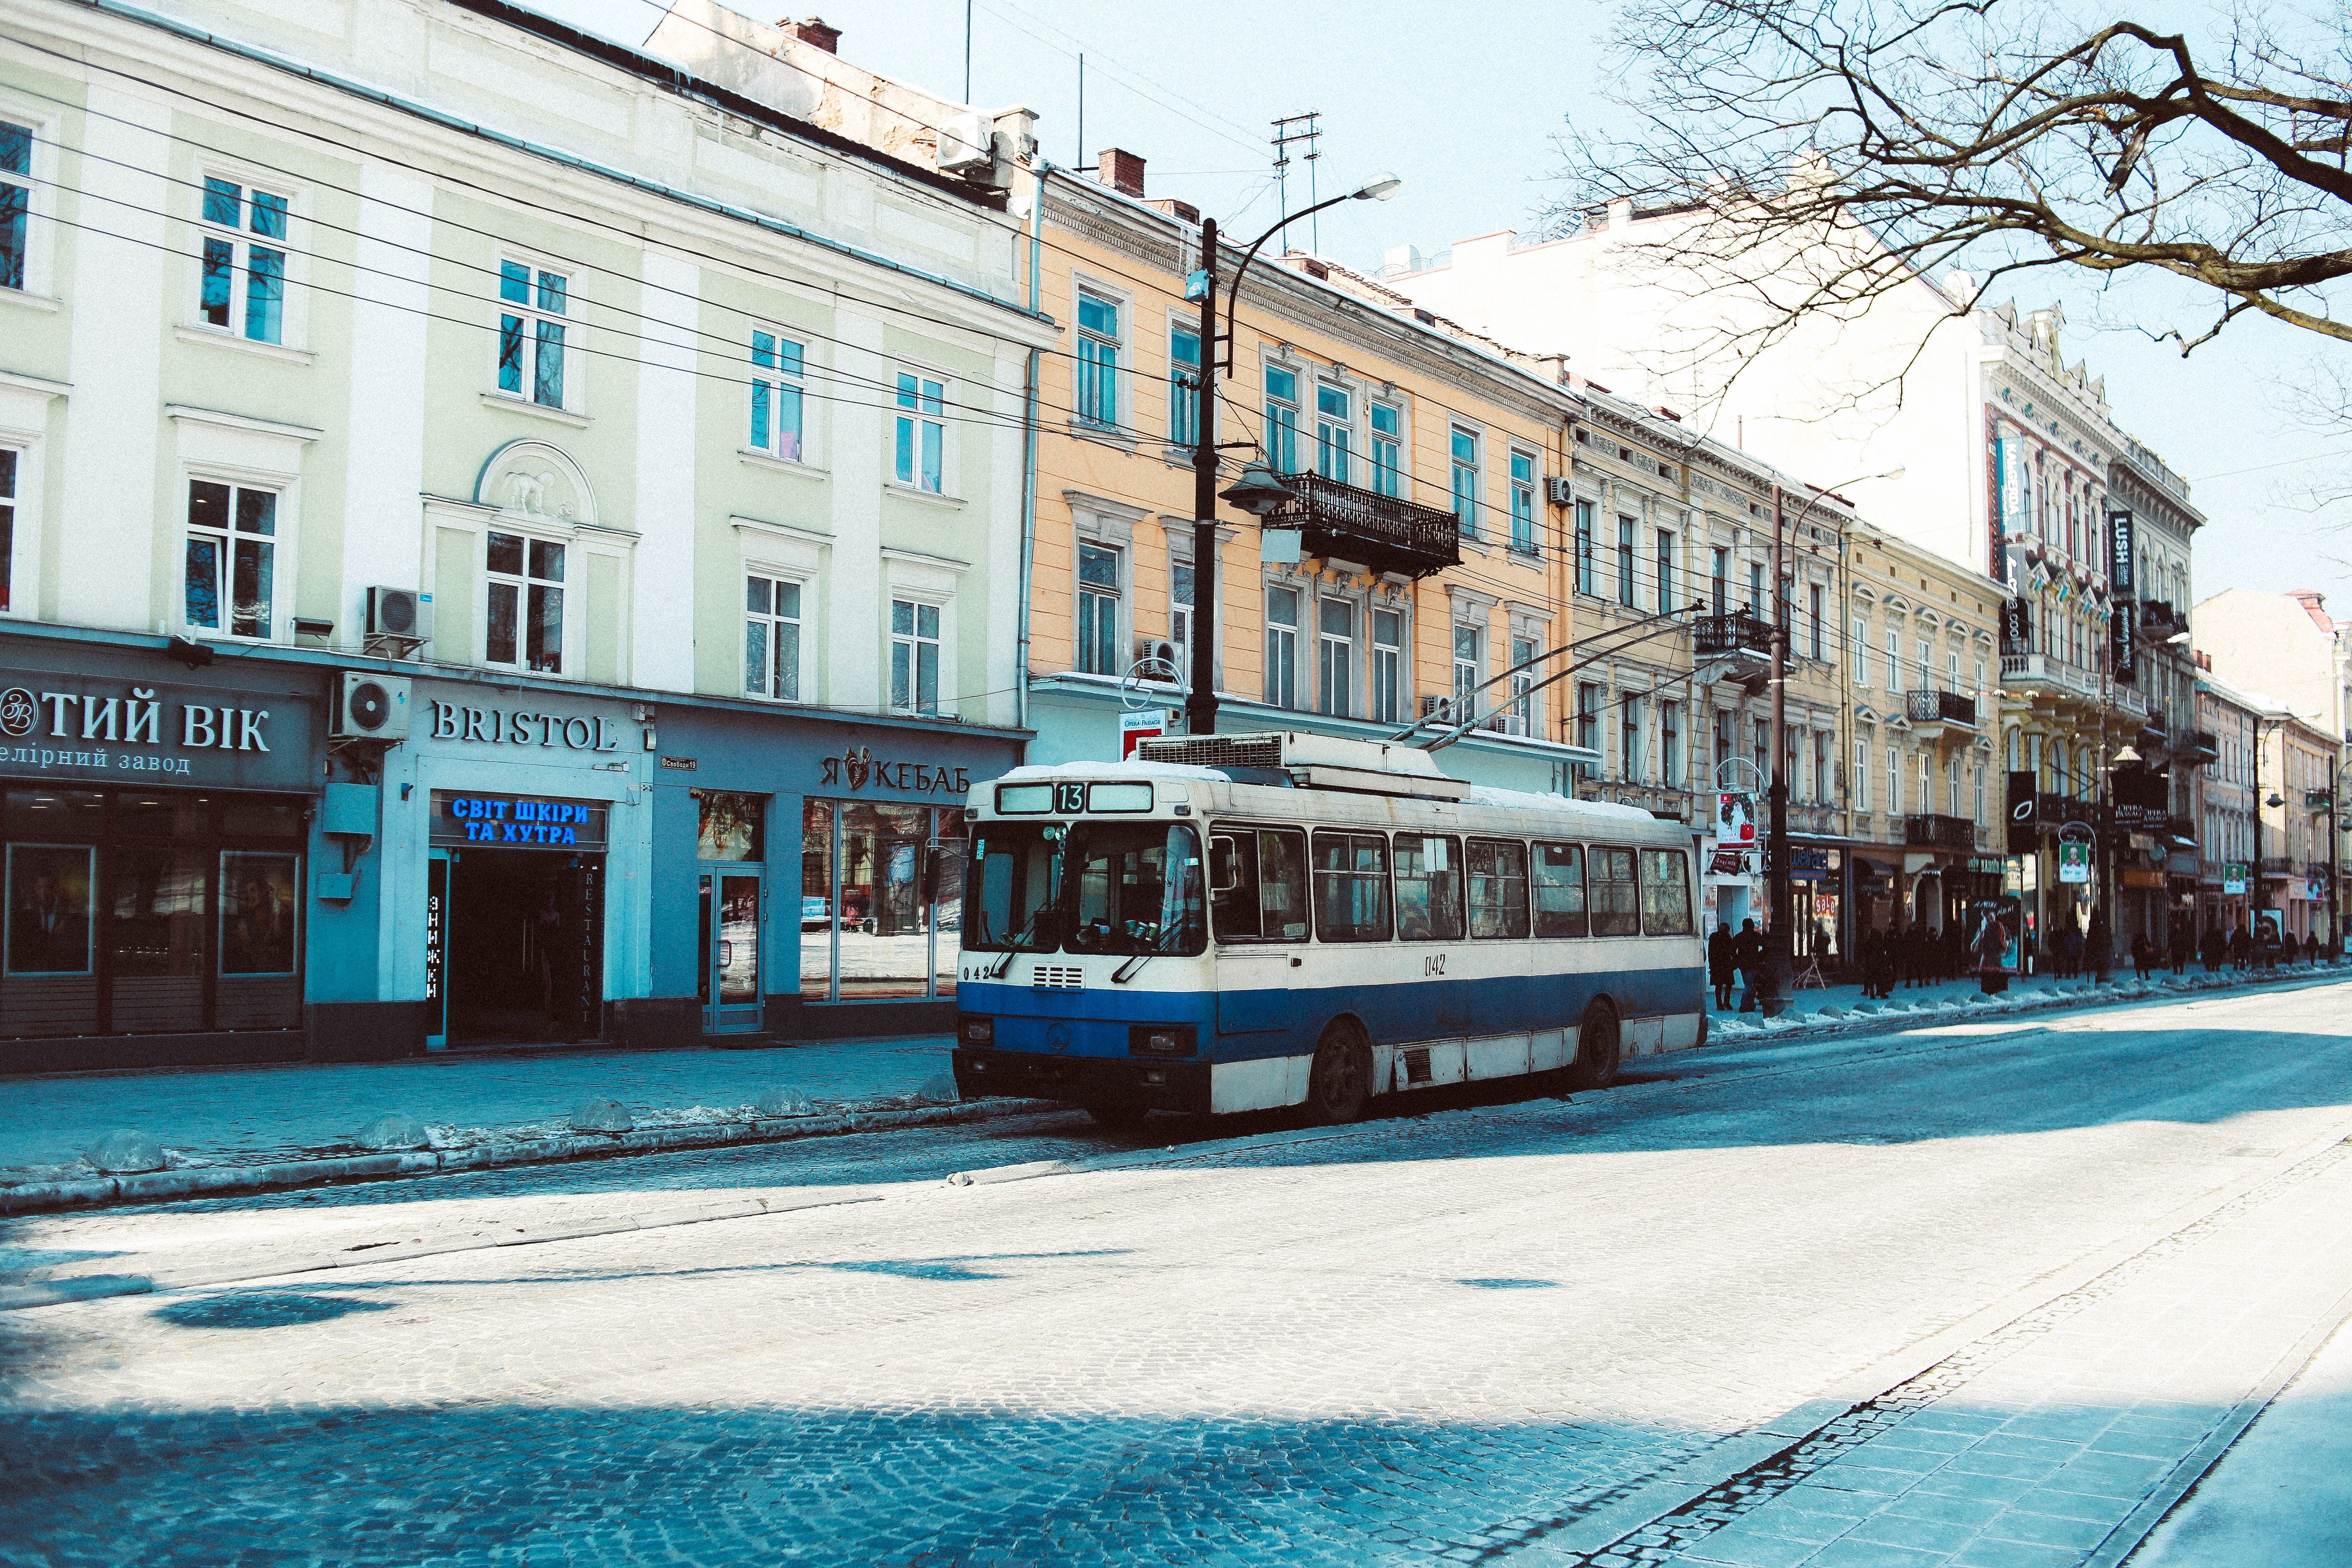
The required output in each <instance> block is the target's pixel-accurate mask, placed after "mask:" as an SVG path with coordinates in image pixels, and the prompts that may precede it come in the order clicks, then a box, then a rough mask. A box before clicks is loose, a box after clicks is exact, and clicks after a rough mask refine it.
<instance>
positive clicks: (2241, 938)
mask: <svg viewBox="0 0 2352 1568" xmlns="http://www.w3.org/2000/svg"><path fill="white" fill-rule="evenodd" d="M2253 963H2254V933H2253V932H2252V931H2248V930H2247V929H2246V922H2245V921H2243V920H2241V921H2238V929H2237V930H2235V931H2231V933H2230V967H2231V968H2232V969H2251V968H2252V967H2253Z"/></svg>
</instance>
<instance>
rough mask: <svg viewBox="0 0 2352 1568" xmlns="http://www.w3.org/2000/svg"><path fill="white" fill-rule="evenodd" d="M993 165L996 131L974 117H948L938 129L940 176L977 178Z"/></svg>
mask: <svg viewBox="0 0 2352 1568" xmlns="http://www.w3.org/2000/svg"><path fill="white" fill-rule="evenodd" d="M995 165H996V128H995V127H994V126H993V125H992V124H991V123H990V122H989V121H987V120H986V119H985V118H984V117H982V116H981V115H978V114H950V115H949V116H948V117H947V123H946V124H944V125H942V126H940V174H957V175H961V176H962V177H964V178H966V179H978V178H980V177H981V176H982V175H984V174H987V173H988V172H989V170H991V169H992V168H993V167H995Z"/></svg>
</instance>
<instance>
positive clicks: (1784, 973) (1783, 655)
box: [1756, 484, 1812, 1018]
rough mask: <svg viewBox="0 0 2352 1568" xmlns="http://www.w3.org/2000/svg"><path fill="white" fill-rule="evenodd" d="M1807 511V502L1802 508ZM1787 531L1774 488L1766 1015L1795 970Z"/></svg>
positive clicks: (1781, 1009) (1761, 999)
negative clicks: (1785, 562)
mask: <svg viewBox="0 0 2352 1568" xmlns="http://www.w3.org/2000/svg"><path fill="white" fill-rule="evenodd" d="M1806 510H1808V511H1810V510H1812V509H1811V505H1810V504H1808V506H1807V507H1806ZM1788 533H1789V514H1788V511H1787V510H1786V509H1785V506H1784V503H1783V502H1782V500H1781V493H1780V486H1779V485H1777V484H1776V485H1774V486H1773V487H1772V568H1771V570H1772V601H1771V603H1770V604H1769V605H1764V606H1762V608H1763V609H1764V612H1765V614H1767V615H1769V616H1771V617H1772V741H1771V755H1770V758H1769V761H1770V763H1771V764H1772V773H1771V783H1770V784H1769V785H1768V786H1767V787H1766V791H1765V798H1766V799H1767V800H1768V801H1769V802H1770V803H1771V805H1770V809H1771V818H1770V826H1769V837H1767V838H1766V839H1765V841H1764V879H1765V883H1766V885H1767V887H1768V888H1769V889H1770V892H1771V899H1772V914H1771V921H1772V923H1771V927H1770V929H1769V930H1768V931H1766V932H1765V933H1764V984H1762V985H1761V986H1760V987H1759V988H1758V991H1757V994H1756V1005H1757V1006H1759V1008H1761V1009H1762V1010H1763V1013H1764V1016H1766V1017H1768V1018H1777V1017H1779V1016H1780V1015H1781V1014H1783V1013H1785V1012H1787V1011H1788V1010H1789V986H1790V977H1791V975H1792V974H1793V973H1794V963H1793V960H1792V958H1791V956H1790V944H1791V942H1793V941H1794V939H1795V937H1796V931H1795V930H1794V929H1793V928H1794V924H1795V921H1796V918H1797V917H1796V911H1795V908H1794V905H1793V903H1792V901H1791V889H1790V886H1789V766H1788V758H1787V756H1786V755H1785V754H1784V753H1785V752H1787V751H1788V746H1789V742H1788V734H1789V616H1788V607H1789V599H1788V588H1787V586H1786V584H1785V579H1784V576H1783V574H1782V572H1781V565H1780V557H1781V551H1782V548H1783V545H1784V543H1785V542H1786V540H1787V538H1788Z"/></svg>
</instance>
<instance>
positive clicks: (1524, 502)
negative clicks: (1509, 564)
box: [1511, 451, 1536, 555]
mask: <svg viewBox="0 0 2352 1568" xmlns="http://www.w3.org/2000/svg"><path fill="white" fill-rule="evenodd" d="M1511 548H1512V549H1513V550H1514V551H1516V552H1518V553H1519V554H1521V555H1533V554H1534V553H1535V552H1536V459H1535V454H1533V453H1532V452H1520V451H1514V452H1512V454H1511Z"/></svg>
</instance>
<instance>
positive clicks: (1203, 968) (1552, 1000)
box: [955, 732, 1706, 1123]
mask: <svg viewBox="0 0 2352 1568" xmlns="http://www.w3.org/2000/svg"><path fill="white" fill-rule="evenodd" d="M974 796H975V799H974V804H973V805H972V806H971V808H970V810H969V812H968V816H969V819H970V820H969V821H968V824H967V826H968V827H969V830H970V834H971V842H970V854H971V860H970V864H969V866H968V868H967V871H966V879H965V883H964V913H963V951H962V953H961V958H960V960H959V964H958V968H959V973H958V977H957V982H956V1002H957V1008H958V1018H957V1031H956V1033H957V1037H956V1047H955V1073H956V1081H957V1085H958V1087H959V1088H960V1089H961V1090H962V1091H963V1092H964V1093H965V1094H966V1095H978V1094H1018V1095H1033V1096H1039V1097H1043V1098H1047V1099H1055V1100H1066V1101H1068V1102H1070V1103H1073V1104H1076V1105H1082V1106H1084V1107H1086V1108H1087V1110H1090V1111H1092V1112H1093V1113H1094V1114H1095V1116H1096V1117H1097V1119H1098V1120H1100V1121H1106V1122H1110V1123H1120V1122H1127V1121H1136V1120H1139V1119H1140V1118H1141V1117H1142V1116H1143V1115H1144V1114H1145V1113H1147V1112H1148V1111H1150V1110H1171V1111H1179V1112H1185V1113H1193V1114H1198V1113H1203V1112H1224V1111H1236V1110H1261V1109H1265V1108H1269V1107H1276V1106H1290V1105H1298V1104H1302V1103H1303V1104H1305V1105H1306V1106H1307V1109H1308V1110H1309V1112H1310V1113H1311V1114H1312V1115H1313V1116H1314V1117H1315V1118H1317V1119H1318V1120H1321V1121H1352V1120H1354V1119H1356V1118H1358V1117H1360V1116H1362V1115H1363V1114H1364V1113H1365V1111H1366V1110H1367V1109H1368V1107H1369V1106H1370V1102H1371V1101H1372V1100H1374V1099H1375V1098H1377V1097H1380V1096H1383V1095H1391V1094H1411V1093H1412V1092H1413V1091H1415V1090H1417V1089H1423V1088H1428V1087H1432V1086H1435V1085H1440V1084H1448V1083H1461V1082H1465V1081H1468V1080H1471V1079H1498V1078H1512V1077H1517V1076H1522V1075H1528V1074H1538V1073H1550V1074H1559V1075H1561V1076H1562V1077H1564V1078H1565V1079H1567V1081H1568V1082H1569V1083H1570V1084H1571V1085H1574V1086H1580V1087H1598V1086H1600V1085H1602V1084H1605V1083H1607V1082H1608V1081H1609V1080H1610V1079H1612V1077H1613V1076H1614V1075H1615V1073H1616V1071H1617V1067H1618V1061H1619V1058H1620V1056H1621V1054H1622V1055H1633V1056H1643V1055H1649V1054H1652V1053H1655V1052H1659V1051H1668V1050H1675V1049H1679V1048H1681V1047H1687V1046H1694V1045H1696V1044H1698V1043H1699V1042H1700V1041H1701V1039H1702V1038H1703V1037H1704V1031H1705V1027H1706V1013H1705V1010H1704V1009H1705V996H1706V970H1705V962H1704V956H1703V953H1702V951H1701V948H1700V938H1699V933H1698V931H1697V927H1696V921H1695V920H1694V917H1693V911H1692V901H1691V886H1692V884H1691V868H1690V834H1689V830H1688V829H1687V828H1686V827H1685V826H1684V825H1683V824H1681V823H1679V822H1673V821H1667V820H1662V819H1659V818H1655V817H1653V816H1651V815H1650V814H1649V813H1648V812H1645V811H1641V810H1637V809H1635V808H1633V807H1631V806H1622V805H1605V804H1600V803H1594V802H1588V801H1573V800H1568V799H1564V798H1561V797H1559V796H1552V795H1523V794H1518V793H1517V792H1512V791H1506V790H1495V789H1488V788H1484V787H1480V786H1475V785H1472V784H1465V783H1463V782H1462V781H1461V780H1458V779H1454V778H1450V777H1447V776H1446V775H1444V773H1440V772H1438V770H1437V765H1436V763H1435V761H1434V760H1433V758H1432V757H1431V756H1430V754H1429V753H1428V752H1425V751H1421V750H1418V749H1415V748H1413V747H1410V746H1404V745H1396V744H1388V743H1382V742H1370V741H1352V740H1343V739H1337V738H1333V737H1329V736H1321V735H1313V734H1304V733H1290V732H1277V733H1267V734H1244V735H1214V736H1202V737H1198V738H1174V739H1169V740H1162V741H1150V742H1144V743H1143V745H1142V747H1141V748H1139V756H1138V758H1137V760H1135V761H1133V762H1128V763H1065V764H1060V765H1056V766H1051V767H1025V768H1020V769H1016V770H1015V771H1014V772H1013V773H1008V774H1006V775H1005V776H1004V777H1003V779H1001V780H998V781H997V782H995V783H994V784H987V785H983V786H982V788H981V789H979V790H977V791H975V792H974Z"/></svg>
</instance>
